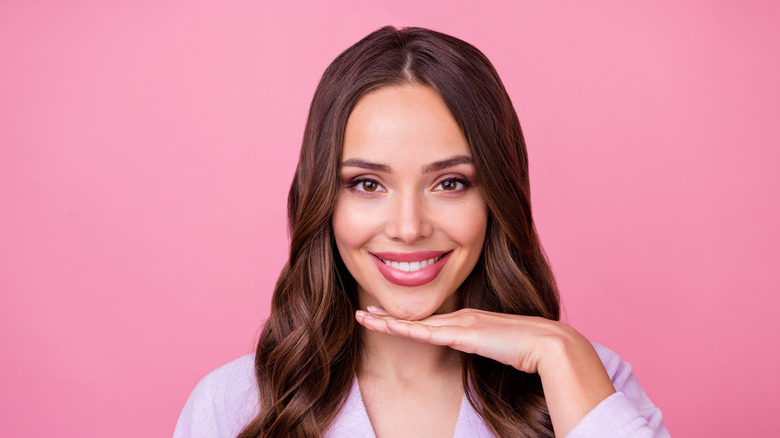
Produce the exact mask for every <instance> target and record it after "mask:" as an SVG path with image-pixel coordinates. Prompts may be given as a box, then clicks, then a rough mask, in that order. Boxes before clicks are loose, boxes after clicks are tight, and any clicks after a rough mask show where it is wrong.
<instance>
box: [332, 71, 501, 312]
mask: <svg viewBox="0 0 780 438" xmlns="http://www.w3.org/2000/svg"><path fill="white" fill-rule="evenodd" d="M340 174H341V182H342V188H341V191H340V193H339V196H338V199H337V201H336V208H335V211H334V213H333V231H334V235H335V239H336V245H337V247H338V250H339V254H340V255H341V258H342V260H343V261H344V264H345V265H346V267H347V269H349V272H350V273H351V274H352V276H353V277H354V278H355V280H356V282H357V292H358V300H359V305H360V307H361V308H365V307H366V306H367V305H374V306H380V307H383V308H384V309H385V310H386V311H388V312H389V313H390V314H392V315H394V316H396V317H398V318H403V319H409V320H417V319H422V318H425V317H427V316H430V315H431V314H433V313H443V312H450V311H453V310H456V305H457V296H456V291H457V289H458V287H459V286H460V285H461V283H462V282H463V281H464V280H465V279H466V277H467V276H468V275H469V273H470V272H471V271H472V269H473V268H474V266H475V265H476V263H477V260H478V259H479V256H480V253H481V251H482V245H483V243H484V241H485V230H486V228H487V217H488V212H487V207H486V206H485V201H484V199H483V198H482V195H481V193H480V191H479V189H478V188H477V187H476V184H477V181H476V180H475V178H476V172H475V169H474V165H473V164H472V162H471V153H470V152H469V147H468V143H467V142H466V138H465V137H464V136H463V132H461V130H460V128H459V127H458V124H457V122H456V121H455V119H454V118H453V116H452V114H451V113H450V112H449V110H448V109H447V106H446V104H445V103H444V101H443V100H442V99H441V97H440V96H439V95H438V94H437V93H436V92H435V91H434V90H433V89H432V88H430V87H427V86H423V85H417V84H413V85H403V86H385V87H382V88H380V89H377V90H375V91H372V92H371V93H368V94H366V95H365V96H363V98H361V99H360V100H359V101H358V103H357V105H356V106H355V108H354V109H353V111H352V113H351V114H350V116H349V119H348V120H347V126H346V130H345V133H344V145H343V150H342V158H341V169H340Z"/></svg>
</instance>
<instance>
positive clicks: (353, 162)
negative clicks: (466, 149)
mask: <svg viewBox="0 0 780 438" xmlns="http://www.w3.org/2000/svg"><path fill="white" fill-rule="evenodd" d="M473 162H474V160H472V159H471V157H469V156H468V155H456V156H454V157H451V158H447V159H446V160H441V161H434V162H433V163H429V164H426V165H425V166H423V168H422V171H423V173H431V172H438V171H440V170H444V169H448V168H450V167H454V166H457V165H459V164H472V163H473ZM341 167H359V168H361V169H368V170H373V171H375V172H387V173H391V172H392V170H391V169H390V166H388V165H387V164H380V163H372V162H371V161H365V160H360V159H357V158H350V159H349V160H345V161H342V162H341Z"/></svg>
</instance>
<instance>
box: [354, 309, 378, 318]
mask: <svg viewBox="0 0 780 438" xmlns="http://www.w3.org/2000/svg"><path fill="white" fill-rule="evenodd" d="M355 315H357V317H358V318H365V319H377V318H376V316H374V315H372V314H370V313H368V312H365V311H363V310H358V311H356V312H355Z"/></svg>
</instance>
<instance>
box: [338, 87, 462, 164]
mask: <svg viewBox="0 0 780 438" xmlns="http://www.w3.org/2000/svg"><path fill="white" fill-rule="evenodd" d="M453 155H466V156H471V152H470V151H469V147H468V143H467V141H466V138H465V136H464V135H463V132H462V131H461V130H460V127H459V126H458V123H457V122H456V121H455V118H454V117H453V116H452V113H450V111H449V108H447V105H446V104H445V103H444V100H442V98H441V96H439V94H438V93H437V92H436V91H435V90H434V89H432V88H431V87H428V86H425V85H420V84H408V85H393V86H385V87H382V88H379V89H377V90H374V91H372V92H370V93H368V94H366V95H365V96H363V97H362V98H361V99H360V100H359V101H358V103H357V104H356V105H355V108H354V109H353V110H352V112H351V113H350V115H349V118H348V119H347V126H346V129H345V132H344V145H343V149H342V160H346V159H350V158H362V159H371V160H372V161H390V160H392V161H412V162H416V161H426V160H429V161H435V160H437V159H441V158H442V157H443V156H453ZM402 158H406V160H403V159H402ZM410 164H411V163H410Z"/></svg>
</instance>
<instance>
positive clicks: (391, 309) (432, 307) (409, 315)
mask: <svg viewBox="0 0 780 438" xmlns="http://www.w3.org/2000/svg"><path fill="white" fill-rule="evenodd" d="M443 307H444V305H443V304H442V303H429V304H423V303H414V304H412V303H393V304H390V305H388V306H387V307H385V308H384V309H385V311H387V313H389V314H390V315H392V316H393V317H395V318H398V319H404V320H407V321H419V320H421V319H425V318H427V317H429V316H431V315H433V314H434V313H446V312H447V311H448V310H446V309H443Z"/></svg>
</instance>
